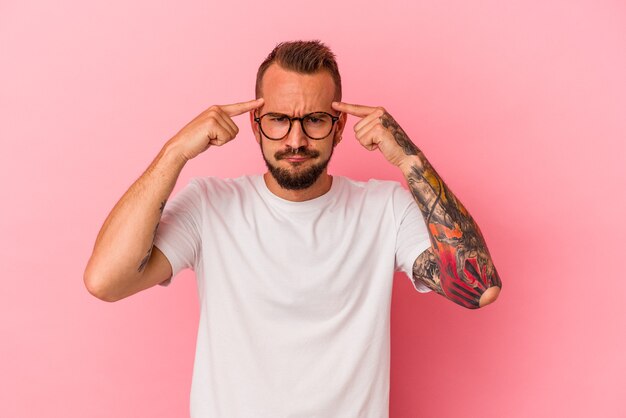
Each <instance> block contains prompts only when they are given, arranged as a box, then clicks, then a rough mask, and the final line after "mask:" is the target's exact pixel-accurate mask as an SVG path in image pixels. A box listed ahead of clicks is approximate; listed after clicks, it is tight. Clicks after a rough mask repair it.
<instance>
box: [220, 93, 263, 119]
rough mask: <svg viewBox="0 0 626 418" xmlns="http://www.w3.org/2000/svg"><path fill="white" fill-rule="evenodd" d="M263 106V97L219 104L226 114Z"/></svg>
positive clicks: (230, 114)
mask: <svg viewBox="0 0 626 418" xmlns="http://www.w3.org/2000/svg"><path fill="white" fill-rule="evenodd" d="M261 106H263V98H262V97H260V98H258V99H256V100H250V101H249V102H241V103H234V104H229V105H223V106H220V107H221V108H222V110H223V111H224V112H226V114H227V115H228V116H237V115H241V114H242V113H246V112H249V111H251V110H253V109H256V108H259V107H261Z"/></svg>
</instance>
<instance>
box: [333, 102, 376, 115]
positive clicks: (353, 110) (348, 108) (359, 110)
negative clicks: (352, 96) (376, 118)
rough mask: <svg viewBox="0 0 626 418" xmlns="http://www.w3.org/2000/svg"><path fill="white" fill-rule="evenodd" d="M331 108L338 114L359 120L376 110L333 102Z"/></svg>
mask: <svg viewBox="0 0 626 418" xmlns="http://www.w3.org/2000/svg"><path fill="white" fill-rule="evenodd" d="M331 106H332V107H333V109H335V110H338V111H340V112H346V113H348V114H350V115H352V116H358V117H359V118H363V117H365V116H367V115H369V114H370V113H372V112H373V111H374V110H376V108H375V107H369V106H362V105H356V104H349V103H343V102H333V103H332V105H331Z"/></svg>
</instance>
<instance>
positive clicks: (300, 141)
mask: <svg viewBox="0 0 626 418" xmlns="http://www.w3.org/2000/svg"><path fill="white" fill-rule="evenodd" d="M285 143H286V144H287V145H289V146H290V147H291V148H293V149H298V148H300V147H304V146H307V145H309V139H308V138H307V136H306V135H305V134H304V131H302V122H301V121H299V120H293V121H292V122H291V130H290V131H289V134H288V135H287V137H286V138H285Z"/></svg>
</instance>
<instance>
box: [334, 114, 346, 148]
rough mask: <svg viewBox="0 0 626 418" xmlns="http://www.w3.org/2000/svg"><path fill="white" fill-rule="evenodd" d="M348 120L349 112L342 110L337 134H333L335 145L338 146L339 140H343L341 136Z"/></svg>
mask: <svg viewBox="0 0 626 418" xmlns="http://www.w3.org/2000/svg"><path fill="white" fill-rule="evenodd" d="M347 121H348V114H347V113H345V112H341V114H340V115H339V120H338V121H337V124H336V125H335V126H336V128H335V135H334V136H333V147H336V146H337V144H339V142H341V136H342V134H343V129H344V128H345V127H346V122H347Z"/></svg>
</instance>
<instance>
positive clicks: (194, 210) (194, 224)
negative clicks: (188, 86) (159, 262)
mask: <svg viewBox="0 0 626 418" xmlns="http://www.w3.org/2000/svg"><path fill="white" fill-rule="evenodd" d="M201 190H202V188H201V187H200V185H199V183H198V181H197V180H196V179H192V180H191V181H190V182H189V183H188V184H187V185H186V186H185V187H184V188H183V189H182V190H181V191H179V192H178V193H177V194H176V196H174V198H172V199H171V200H169V201H168V202H167V203H166V205H165V209H164V210H163V215H162V216H161V221H160V223H159V227H158V228H157V233H156V236H155V239H154V245H155V246H156V247H157V248H158V249H159V250H161V252H162V253H163V254H164V255H165V257H166V258H167V259H168V261H169V262H170V264H171V266H172V277H173V276H176V274H178V273H179V272H180V271H181V270H183V269H186V268H189V269H192V270H194V269H195V267H196V265H197V261H198V257H199V254H200V246H201V240H200V237H201V226H202V202H203V200H202V193H201ZM170 281H171V279H169V280H166V281H164V282H162V283H160V284H161V285H162V286H167V285H169V284H170Z"/></svg>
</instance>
